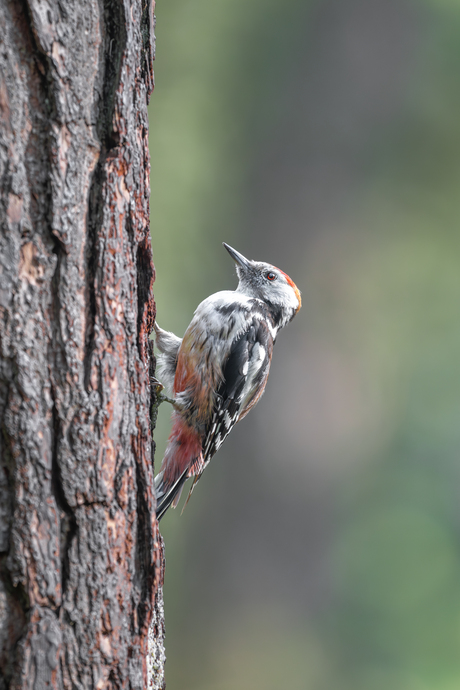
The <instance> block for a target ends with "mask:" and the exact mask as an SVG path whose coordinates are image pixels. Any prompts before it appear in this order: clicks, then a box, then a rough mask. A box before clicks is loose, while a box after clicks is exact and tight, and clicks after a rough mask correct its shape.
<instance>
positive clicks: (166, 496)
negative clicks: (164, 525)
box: [155, 468, 188, 522]
mask: <svg viewBox="0 0 460 690" xmlns="http://www.w3.org/2000/svg"><path fill="white" fill-rule="evenodd" d="M187 474H188V469H187V468H186V469H185V470H184V471H183V472H182V474H181V475H180V477H179V478H178V479H177V480H176V481H175V482H174V484H173V485H172V486H167V485H166V484H165V482H164V481H163V471H162V472H159V474H157V476H156V477H155V498H156V500H157V520H158V522H159V521H160V520H161V518H162V517H163V515H164V514H165V513H166V511H167V510H168V508H169V506H170V505H171V504H172V506H173V508H175V507H176V505H177V503H178V501H179V499H180V495H181V493H182V489H183V488H184V484H185V482H186V480H187Z"/></svg>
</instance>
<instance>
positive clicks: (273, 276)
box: [265, 271, 278, 281]
mask: <svg viewBox="0 0 460 690" xmlns="http://www.w3.org/2000/svg"><path fill="white" fill-rule="evenodd" d="M265 277H266V279H267V280H271V281H273V280H276V279H277V278H278V276H277V275H276V273H273V271H269V272H268V273H267V274H266V275H265Z"/></svg>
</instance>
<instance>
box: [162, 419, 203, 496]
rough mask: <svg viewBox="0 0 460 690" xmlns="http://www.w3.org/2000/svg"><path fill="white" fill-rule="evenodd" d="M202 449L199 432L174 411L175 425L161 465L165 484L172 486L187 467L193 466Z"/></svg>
mask: <svg viewBox="0 0 460 690" xmlns="http://www.w3.org/2000/svg"><path fill="white" fill-rule="evenodd" d="M201 451H202V447H201V438H200V436H199V434H198V433H197V432H196V431H194V429H192V428H191V427H190V426H188V425H187V424H186V423H185V422H184V420H183V419H182V418H181V417H180V416H179V414H178V413H177V412H174V413H173V427H172V431H171V434H170V436H169V439H168V445H167V448H166V453H165V456H164V459H163V463H162V466H161V469H162V470H163V471H164V474H163V481H164V482H165V484H166V485H167V486H172V485H173V484H174V483H175V482H176V481H177V480H178V479H179V477H180V476H181V474H182V473H183V472H184V470H185V469H187V467H188V468H191V466H192V465H193V464H194V461H195V460H197V459H198V458H200V457H201Z"/></svg>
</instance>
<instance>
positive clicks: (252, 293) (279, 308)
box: [223, 242, 302, 328]
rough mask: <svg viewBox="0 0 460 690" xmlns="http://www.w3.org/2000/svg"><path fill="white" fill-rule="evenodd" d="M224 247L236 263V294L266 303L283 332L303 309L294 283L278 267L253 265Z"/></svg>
mask: <svg viewBox="0 0 460 690" xmlns="http://www.w3.org/2000/svg"><path fill="white" fill-rule="evenodd" d="M223 245H224V247H225V249H226V250H227V251H228V253H229V254H230V256H231V257H232V259H233V260H234V262H235V263H236V273H237V275H238V278H239V283H238V288H237V291H238V292H241V293H243V294H244V295H247V296H248V297H255V298H256V299H260V300H262V301H263V302H265V303H267V304H268V305H269V307H271V308H272V310H273V311H274V312H275V313H277V314H278V318H279V322H280V323H279V326H280V328H281V327H282V326H284V325H285V324H286V323H288V322H289V321H290V320H291V319H292V318H294V316H295V315H296V314H297V312H298V311H299V309H300V307H301V306H302V300H301V297H300V290H299V288H298V287H297V286H296V285H295V283H294V281H292V280H291V279H290V278H289V276H288V275H287V274H286V273H284V271H281V270H280V269H279V268H276V266H273V265H272V264H268V263H265V262H264V261H250V260H249V259H246V257H245V256H243V255H242V254H240V252H237V251H236V249H233V247H230V246H229V245H228V244H226V243H225V242H223ZM277 320H278V319H277Z"/></svg>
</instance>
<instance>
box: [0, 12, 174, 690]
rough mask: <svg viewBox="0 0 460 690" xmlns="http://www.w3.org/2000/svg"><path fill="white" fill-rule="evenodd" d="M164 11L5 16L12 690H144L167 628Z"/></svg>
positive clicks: (6, 597)
mask: <svg viewBox="0 0 460 690" xmlns="http://www.w3.org/2000/svg"><path fill="white" fill-rule="evenodd" d="M153 11H154V3H153V0H79V1H78V2H75V0H66V1H65V2H62V0H2V2H1V3H0V40H1V43H2V45H1V50H0V193H1V204H0V220H1V233H0V262H1V276H0V329H1V342H0V422H1V425H2V429H1V432H2V433H1V436H0V456H1V459H0V678H1V680H0V688H1V689H2V690H3V689H6V688H9V689H10V690H13V689H14V690H19V689H20V688H21V689H25V688H31V689H32V688H34V689H35V690H41V688H45V687H47V688H50V687H51V688H66V689H67V688H68V689H69V690H70V689H72V690H76V689H78V690H89V689H92V688H101V689H102V688H111V689H115V688H133V689H134V688H136V689H139V690H140V689H141V688H145V687H146V685H147V673H148V669H147V652H148V630H149V626H150V627H151V633H152V632H153V631H154V630H159V629H160V628H162V622H161V621H160V623H159V622H158V619H157V618H155V619H154V623H155V625H153V623H152V614H153V605H154V601H155V592H156V590H157V589H158V586H159V584H160V580H161V578H162V575H161V573H162V549H161V539H160V536H159V532H158V524H157V522H156V519H155V499H154V494H153V442H152V436H151V429H150V423H149V418H150V415H149V411H150V404H151V391H150V376H151V375H152V373H153V368H154V358H153V354H152V350H151V347H150V346H151V342H150V341H149V335H150V332H151V330H152V326H153V320H154V317H155V305H154V301H153V296H152V285H153V280H154V268H153V264H152V254H151V246H150V235H149V191H150V190H149V156H148V141H147V134H148V120H147V102H148V99H149V96H150V93H151V91H152V88H153V67H152V62H153V43H154V36H153V24H154V18H153ZM160 609H161V602H159V608H158V610H157V612H156V614H158V612H159V610H160ZM151 623H152V626H151ZM160 637H161V636H160ZM160 643H161V640H160ZM160 656H161V655H160ZM158 678H160V676H159V675H158ZM150 680H151V683H153V681H152V676H150ZM155 682H156V683H157V685H156V686H155V687H161V685H159V684H158V683H159V682H160V681H158V679H157V681H155ZM161 683H162V681H161Z"/></svg>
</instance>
